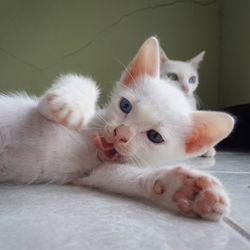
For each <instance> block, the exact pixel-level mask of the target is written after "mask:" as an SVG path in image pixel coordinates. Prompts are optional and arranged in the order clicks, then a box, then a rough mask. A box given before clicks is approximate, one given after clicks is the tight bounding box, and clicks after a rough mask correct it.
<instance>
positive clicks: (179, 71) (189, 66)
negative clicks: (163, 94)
mask: <svg viewBox="0 0 250 250" xmlns="http://www.w3.org/2000/svg"><path fill="white" fill-rule="evenodd" d="M161 53H162V54H161V77H162V78H164V79H168V80H169V81H171V82H172V83H173V84H175V85H176V86H178V87H179V88H180V89H181V90H182V91H183V92H184V93H185V94H187V95H192V94H193V93H194V91H195V90H196V89H197V87H198V84H199V76H198V66H199V64H200V62H201V61H202V60H203V57H204V54H205V52H201V53H200V54H198V55H197V56H195V57H194V58H192V59H191V60H189V61H175V60H170V59H168V58H167V56H166V54H165V53H164V52H163V51H161Z"/></svg>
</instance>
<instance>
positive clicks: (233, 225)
mask: <svg viewBox="0 0 250 250" xmlns="http://www.w3.org/2000/svg"><path fill="white" fill-rule="evenodd" d="M223 221H224V222H225V223H226V224H227V225H228V226H229V227H231V228H232V229H233V230H234V231H236V232H237V233H238V234H240V235H241V236H242V237H244V238H245V239H246V240H247V241H248V242H250V234H249V233H248V232H247V231H246V230H245V229H243V228H242V227H240V226H238V225H237V224H236V223H235V222H234V221H233V220H232V219H230V218H228V217H225V218H223Z"/></svg>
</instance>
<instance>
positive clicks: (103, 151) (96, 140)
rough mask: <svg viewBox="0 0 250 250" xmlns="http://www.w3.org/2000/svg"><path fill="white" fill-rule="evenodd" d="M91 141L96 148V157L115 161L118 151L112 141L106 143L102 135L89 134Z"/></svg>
mask: <svg viewBox="0 0 250 250" xmlns="http://www.w3.org/2000/svg"><path fill="white" fill-rule="evenodd" d="M91 141H92V143H93V144H94V145H95V147H96V149H97V150H98V157H99V158H100V160H102V161H116V160H118V158H119V156H120V155H119V153H118V152H117V151H116V150H115V148H114V144H113V143H108V142H107V141H106V140H105V138H104V137H101V136H100V135H98V134H92V135H91Z"/></svg>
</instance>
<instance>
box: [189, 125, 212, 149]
mask: <svg viewBox="0 0 250 250" xmlns="http://www.w3.org/2000/svg"><path fill="white" fill-rule="evenodd" d="M215 130H216V129H214V128H208V126H207V125H206V124H205V123H203V124H199V125H198V126H196V127H195V128H194V130H193V132H192V134H191V136H190V137H188V138H187V140H186V152H187V153H192V152H196V151H200V150H201V149H202V148H203V147H205V146H207V147H209V146H210V145H212V144H213V142H214V138H215V137H216V131H215Z"/></svg>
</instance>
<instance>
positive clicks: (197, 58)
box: [189, 51, 206, 69]
mask: <svg viewBox="0 0 250 250" xmlns="http://www.w3.org/2000/svg"><path fill="white" fill-rule="evenodd" d="M205 54H206V51H202V52H201V53H199V54H198V55H197V56H195V57H193V58H192V59H190V60H189V62H190V63H191V64H192V65H193V66H194V67H195V68H196V69H198V68H199V65H200V63H201V62H202V61H203V59H204V56H205Z"/></svg>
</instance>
